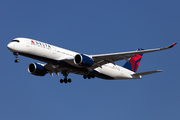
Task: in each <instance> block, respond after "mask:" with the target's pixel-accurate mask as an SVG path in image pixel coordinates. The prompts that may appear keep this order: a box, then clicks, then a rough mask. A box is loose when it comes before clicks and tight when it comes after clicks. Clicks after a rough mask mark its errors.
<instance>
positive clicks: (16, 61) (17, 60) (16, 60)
mask: <svg viewBox="0 0 180 120" xmlns="http://www.w3.org/2000/svg"><path fill="white" fill-rule="evenodd" d="M13 55H15V57H16V59H15V60H14V62H15V63H18V62H19V59H18V55H19V54H18V53H16V52H14V53H13Z"/></svg>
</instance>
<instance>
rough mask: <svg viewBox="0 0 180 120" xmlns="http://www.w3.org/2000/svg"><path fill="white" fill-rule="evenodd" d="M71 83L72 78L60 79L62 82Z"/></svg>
mask: <svg viewBox="0 0 180 120" xmlns="http://www.w3.org/2000/svg"><path fill="white" fill-rule="evenodd" d="M63 82H64V83H71V79H70V78H69V79H67V78H64V80H63V79H60V83H63Z"/></svg>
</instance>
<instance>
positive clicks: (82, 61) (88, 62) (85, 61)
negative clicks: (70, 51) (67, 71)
mask: <svg viewBox="0 0 180 120" xmlns="http://www.w3.org/2000/svg"><path fill="white" fill-rule="evenodd" d="M74 63H75V64H76V65H80V66H85V67H91V66H92V65H93V64H94V61H93V59H92V58H91V57H89V56H87V55H84V54H77V55H76V56H75V57H74Z"/></svg>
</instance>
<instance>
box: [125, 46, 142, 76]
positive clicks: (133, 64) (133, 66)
mask: <svg viewBox="0 0 180 120" xmlns="http://www.w3.org/2000/svg"><path fill="white" fill-rule="evenodd" d="M141 50H143V49H141V48H139V49H138V50H137V51H141ZM142 56H143V54H135V57H132V58H130V59H129V61H128V62H126V63H125V64H124V66H123V67H124V68H127V69H129V70H131V71H133V72H135V73H136V71H137V69H138V67H139V64H140V62H141V58H142Z"/></svg>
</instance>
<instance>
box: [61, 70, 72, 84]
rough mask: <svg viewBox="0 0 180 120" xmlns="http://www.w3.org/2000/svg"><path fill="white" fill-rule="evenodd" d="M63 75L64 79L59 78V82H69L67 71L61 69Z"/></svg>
mask: <svg viewBox="0 0 180 120" xmlns="http://www.w3.org/2000/svg"><path fill="white" fill-rule="evenodd" d="M61 73H62V74H63V76H64V80H63V79H60V83H63V82H64V83H71V79H70V78H69V79H67V76H68V72H67V71H63V72H61Z"/></svg>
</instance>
